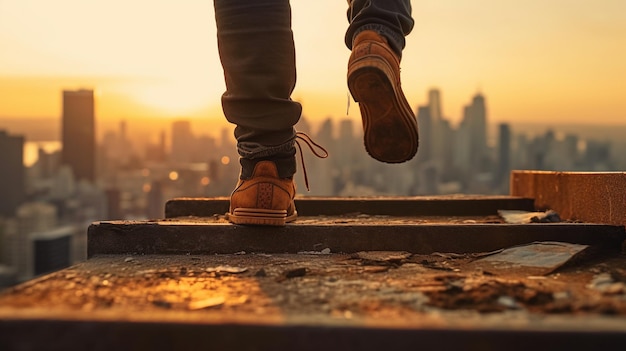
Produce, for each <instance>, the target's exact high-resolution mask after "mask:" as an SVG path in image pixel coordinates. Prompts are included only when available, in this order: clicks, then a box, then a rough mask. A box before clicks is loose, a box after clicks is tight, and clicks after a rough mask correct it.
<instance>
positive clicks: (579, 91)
mask: <svg viewBox="0 0 626 351" xmlns="http://www.w3.org/2000/svg"><path fill="white" fill-rule="evenodd" d="M70 8H71V9H72V11H67V9H70ZM292 8H293V24H294V36H295V41H296V50H297V64H298V85H297V88H296V91H295V92H294V94H293V98H294V99H296V100H299V101H301V102H302V103H303V106H304V111H305V113H306V117H307V118H309V119H312V120H318V121H321V120H323V119H325V118H326V117H328V116H334V117H338V118H343V117H346V112H345V111H346V104H347V88H346V85H345V66H346V62H347V58H348V55H349V51H348V50H347V49H346V48H345V47H344V45H343V31H344V30H345V27H346V21H345V3H344V2H335V1H320V2H302V1H293V2H292ZM413 13H414V16H415V19H416V26H415V29H414V31H413V33H412V34H410V35H409V36H408V37H407V48H406V50H405V52H404V55H403V63H402V72H403V87H404V89H405V92H406V94H407V98H408V100H409V102H410V104H411V106H414V107H416V106H418V105H420V104H422V103H423V101H424V100H425V99H426V96H425V95H424V92H425V91H428V90H429V89H431V88H432V87H438V88H440V89H441V90H442V91H444V92H445V94H446V98H445V100H444V103H443V105H442V111H443V115H444V116H445V117H447V118H449V119H451V121H452V122H453V123H455V124H456V123H458V122H459V121H460V120H461V118H462V106H464V105H465V103H466V97H467V96H468V95H470V94H474V93H475V92H477V91H478V92H483V93H485V94H487V95H489V96H490V99H491V103H490V112H491V117H492V121H493V122H494V123H497V122H502V121H507V122H512V123H517V122H522V121H524V122H539V121H545V120H551V121H554V122H558V123H565V122H568V123H584V122H589V123H594V124H605V125H606V124H624V123H626V118H624V117H625V116H626V99H623V97H622V95H621V94H622V93H621V92H622V91H624V90H626V86H625V85H626V70H624V69H623V62H626V47H625V46H624V45H622V44H623V42H624V41H626V3H624V2H623V1H619V0H601V1H599V2H595V3H593V4H592V3H587V2H571V1H566V0H555V1H551V2H548V3H546V2H543V1H539V0H534V1H527V2H524V3H523V4H511V3H502V2H499V1H495V0H482V1H469V0H454V1H452V0H449V1H414V2H413ZM77 14H79V15H77ZM146 14H148V15H147V16H146ZM315 17H319V18H323V19H324V21H325V25H324V26H322V27H321V28H320V27H319V26H315V25H314V23H318V22H319V21H312V20H311V18H315ZM112 20H114V21H113V22H114V23H115V26H111V25H110V23H111V21H112ZM163 23H168V25H167V26H163V25H162V24H163ZM0 33H1V34H0V47H2V48H3V53H2V55H0V96H3V99H1V100H0V117H2V118H25V117H57V116H59V115H60V111H61V101H60V99H59V98H58V95H57V92H58V91H60V90H63V89H79V88H87V89H95V91H96V94H97V96H98V101H99V104H98V105H97V106H96V118H98V119H100V120H109V121H119V120H121V119H127V120H129V121H132V120H133V119H139V118H148V117H160V118H189V119H201V118H207V117H216V118H218V117H220V116H221V115H222V114H221V109H220V106H219V97H220V95H221V93H222V91H223V74H222V71H221V67H220V65H219V58H218V56H217V47H216V43H215V24H214V20H213V9H212V2H211V1H206V0H198V1H194V0H188V1H185V2H180V3H158V2H156V3H155V2H149V4H148V3H146V2H144V1H143V0H138V1H133V2H132V3H127V2H124V1H121V0H120V1H114V0H112V1H107V2H104V1H91V2H84V1H77V0H60V1H55V2H46V1H43V0H23V1H22V0H20V1H17V0H5V1H3V2H0ZM78 43H80V45H79V46H77V45H78ZM358 116H359V113H358V108H356V106H355V105H354V104H353V105H352V107H351V108H350V110H349V113H348V116H347V117H350V118H353V119H355V120H358Z"/></svg>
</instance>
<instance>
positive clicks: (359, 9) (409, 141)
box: [345, 0, 418, 163]
mask: <svg viewBox="0 0 626 351" xmlns="http://www.w3.org/2000/svg"><path fill="white" fill-rule="evenodd" d="M349 5H350V7H349V9H348V20H349V22H350V25H349V27H348V30H347V32H346V37H345V40H346V45H347V46H348V48H349V49H351V50H352V55H351V56H350V59H349V62H348V87H349V89H350V92H351V94H352V97H353V98H354V100H355V101H357V102H358V103H359V108H360V111H361V117H362V119H363V129H364V143H365V149H366V150H367V152H368V153H369V154H370V156H372V157H373V158H375V159H377V160H379V161H382V162H388V163H399V162H405V161H408V160H410V159H411V158H413V156H415V153H416V152H417V147H418V130H417V120H416V118H415V114H414V113H413V111H412V109H411V107H410V105H409V103H408V102H407V100H406V98H405V96H404V93H403V92H402V88H401V83H400V59H401V57H402V50H403V49H404V45H405V39H404V38H405V36H406V35H407V34H409V33H410V32H411V30H412V28H413V23H414V22H413V19H412V17H411V4H410V1H409V0H351V1H349Z"/></svg>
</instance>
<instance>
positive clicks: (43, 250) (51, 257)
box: [31, 226, 74, 276]
mask: <svg viewBox="0 0 626 351" xmlns="http://www.w3.org/2000/svg"><path fill="white" fill-rule="evenodd" d="M73 235H74V227H71V226H67V227H61V228H57V229H53V230H48V231H45V232H39V233H33V235H32V237H31V239H32V246H33V259H34V262H33V270H34V271H33V273H34V275H35V276H37V275H41V274H45V273H49V272H53V271H56V270H59V269H63V268H66V267H69V266H70V265H71V264H72V237H73Z"/></svg>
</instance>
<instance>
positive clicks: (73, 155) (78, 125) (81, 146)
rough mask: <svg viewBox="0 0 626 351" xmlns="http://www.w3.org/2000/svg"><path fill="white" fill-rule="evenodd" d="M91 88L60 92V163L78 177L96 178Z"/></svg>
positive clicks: (92, 180)
mask: <svg viewBox="0 0 626 351" xmlns="http://www.w3.org/2000/svg"><path fill="white" fill-rule="evenodd" d="M94 115H95V113H94V96H93V90H85V89H81V90H77V91H69V90H65V91H63V117H62V128H61V133H62V136H61V139H62V142H63V150H62V153H61V162H62V163H63V164H65V165H68V166H69V167H70V168H71V169H72V172H73V173H74V177H75V178H76V179H77V180H87V181H90V182H92V183H93V182H94V181H95V178H96V176H95V173H96V161H95V160H96V136H95V135H96V133H95V116H94Z"/></svg>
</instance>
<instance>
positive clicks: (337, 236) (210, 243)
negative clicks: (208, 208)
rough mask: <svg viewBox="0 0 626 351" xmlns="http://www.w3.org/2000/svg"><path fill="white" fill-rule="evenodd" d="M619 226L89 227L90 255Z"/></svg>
mask: <svg viewBox="0 0 626 351" xmlns="http://www.w3.org/2000/svg"><path fill="white" fill-rule="evenodd" d="M625 239H626V234H625V231H624V227H620V226H610V225H600V224H576V223H552V224H528V225H518V224H447V225H445V224H413V225H411V224H394V225H390V224H384V223H379V224H341V223H335V224H326V225H316V224H290V225H287V226H285V227H254V226H238V225H232V224H228V223H219V222H212V221H211V220H210V219H207V220H206V221H201V220H197V221H160V222H122V221H113V222H97V223H93V224H92V225H91V226H90V227H89V230H88V256H89V257H92V256H94V255H106V254H216V253H235V252H240V251H245V252H257V253H298V252H301V251H321V250H323V249H325V248H329V249H330V250H331V252H343V253H353V252H358V251H378V250H383V251H408V252H412V253H422V254H430V253H433V252H456V253H470V252H486V251H492V250H497V249H502V248H506V247H510V246H514V245H519V244H525V243H530V242H534V241H562V242H570V243H576V244H589V245H600V244H603V245H607V246H609V247H613V248H615V250H616V251H617V250H619V248H620V246H621V243H622V242H623V241H624V240H625Z"/></svg>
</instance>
